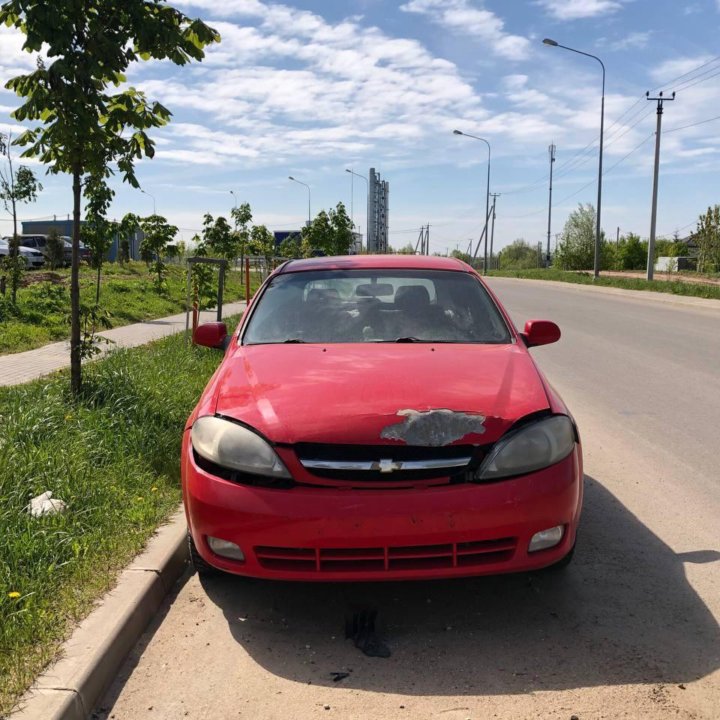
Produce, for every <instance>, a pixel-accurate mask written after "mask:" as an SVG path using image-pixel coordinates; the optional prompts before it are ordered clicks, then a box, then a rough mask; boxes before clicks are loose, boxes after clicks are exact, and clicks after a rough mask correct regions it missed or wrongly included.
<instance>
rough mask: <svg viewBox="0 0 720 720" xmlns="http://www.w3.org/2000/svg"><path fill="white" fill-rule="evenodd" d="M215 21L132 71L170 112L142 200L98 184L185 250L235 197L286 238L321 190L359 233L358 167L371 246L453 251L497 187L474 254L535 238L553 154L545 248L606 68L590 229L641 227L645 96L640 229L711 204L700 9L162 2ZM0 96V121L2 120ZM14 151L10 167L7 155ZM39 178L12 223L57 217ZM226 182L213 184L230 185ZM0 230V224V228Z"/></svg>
mask: <svg viewBox="0 0 720 720" xmlns="http://www.w3.org/2000/svg"><path fill="white" fill-rule="evenodd" d="M174 5H175V6H176V7H178V8H179V9H181V10H182V11H183V12H185V13H186V14H187V15H189V16H191V17H200V18H202V19H203V20H204V21H205V22H207V23H208V24H210V25H212V26H213V27H214V28H215V29H217V30H218V31H219V32H220V34H221V36H222V42H221V43H220V44H219V45H218V46H216V47H213V48H211V49H210V50H209V51H208V52H207V56H206V58H205V60H204V61H203V62H202V63H195V64H193V65H192V66H186V67H184V68H177V67H175V66H174V65H172V64H171V63H169V62H156V61H151V62H147V63H139V64H137V65H135V66H133V67H131V69H130V71H129V72H128V82H129V83H130V84H132V85H133V86H134V87H136V88H138V89H140V90H143V91H144V92H145V93H146V94H147V96H148V98H150V99H152V100H158V101H160V102H161V103H163V104H164V105H165V106H166V107H168V108H169V109H170V110H171V112H172V113H173V118H172V122H171V123H170V124H169V125H168V126H167V127H165V128H162V129H158V130H155V131H153V132H152V136H153V138H154V139H155V141H156V143H157V152H156V155H155V158H154V159H152V160H143V161H141V162H140V163H139V164H138V167H137V174H138V178H139V180H140V182H141V185H142V188H143V190H144V191H145V193H146V194H143V193H141V192H139V191H138V190H135V189H133V188H131V187H129V186H128V185H127V184H123V183H122V182H121V181H120V179H119V178H118V179H116V180H114V181H113V187H114V188H115V190H116V192H117V194H116V197H115V200H114V202H113V205H112V208H111V213H110V215H111V217H114V218H117V219H120V218H121V217H122V215H123V214H124V213H126V212H130V211H132V212H136V213H138V214H143V215H144V214H150V213H151V212H152V211H153V207H155V208H156V210H157V212H158V213H159V214H161V215H164V216H165V217H167V218H168V220H169V221H170V222H171V223H173V224H175V225H177V226H178V227H179V228H180V237H181V238H182V239H184V240H190V239H191V238H192V236H193V235H194V234H195V233H196V232H198V231H199V230H200V229H201V227H202V218H203V215H204V214H205V213H206V212H209V213H211V214H213V215H215V216H217V215H225V216H228V214H229V212H230V210H231V208H232V207H233V205H234V203H235V202H236V201H237V202H249V203H250V205H251V208H252V211H253V216H254V221H255V222H256V223H264V224H266V225H267V226H268V227H269V228H270V229H271V230H291V229H297V228H299V227H300V226H301V225H302V223H303V222H304V221H305V219H306V218H307V207H308V190H307V189H306V188H305V187H303V186H301V185H299V184H297V183H294V182H292V181H290V180H289V179H288V176H290V175H292V176H293V177H295V178H297V179H298V180H300V181H302V182H304V183H306V184H307V185H308V186H309V187H310V201H311V209H312V214H313V215H314V214H315V213H317V212H319V211H320V210H322V209H328V208H330V207H334V206H335V205H336V203H338V202H340V201H342V202H343V203H345V205H346V207H347V210H348V212H349V213H351V214H352V217H353V220H354V222H355V224H356V225H357V226H358V229H359V230H360V231H361V232H362V233H363V234H364V233H365V231H366V227H365V225H366V212H365V208H366V185H365V182H364V180H362V179H360V178H359V177H357V176H352V175H351V174H350V173H347V172H345V171H346V169H352V170H353V171H354V172H355V173H358V174H359V175H362V176H365V177H367V175H368V170H369V168H371V167H373V168H375V169H376V171H377V172H379V173H380V175H381V177H382V179H384V180H387V181H388V182H389V185H390V195H389V204H390V213H389V226H390V236H389V237H390V244H391V245H392V246H393V247H395V248H400V247H403V246H405V245H407V244H408V243H410V244H413V245H414V244H415V243H416V242H417V238H418V234H419V229H420V227H421V226H423V225H426V224H429V225H430V250H431V252H439V253H443V254H444V253H446V252H449V251H451V250H453V249H456V248H459V249H461V250H463V251H464V250H466V249H467V248H468V245H469V243H470V241H471V240H472V241H474V242H476V241H477V239H478V237H479V235H480V232H481V230H482V226H483V222H484V209H485V196H486V178H487V159H488V148H487V145H486V144H485V143H483V142H481V141H478V140H474V139H472V138H468V137H462V136H457V135H454V134H453V130H455V129H458V130H460V131H462V132H464V133H469V134H472V135H476V136H478V137H482V138H484V139H485V140H487V141H488V142H489V144H490V147H491V178H490V191H491V192H493V193H499V197H498V198H497V217H496V224H495V247H496V249H497V248H501V247H503V246H505V245H507V244H509V243H510V242H512V241H513V240H515V239H517V238H524V239H525V240H527V241H528V242H530V243H537V242H543V243H545V242H546V238H547V228H548V174H549V154H548V147H549V145H550V144H551V143H552V144H554V145H555V146H556V162H555V164H554V183H553V207H552V227H551V234H552V241H553V243H554V242H555V236H556V234H559V233H561V232H562V228H563V225H564V223H565V221H566V219H567V216H568V214H569V213H570V212H572V211H573V210H574V209H575V208H577V205H578V203H592V204H593V205H595V204H596V201H597V175H598V139H599V130H600V99H601V89H602V88H601V85H602V70H601V66H600V64H599V63H598V62H597V61H596V60H595V59H593V58H589V57H584V56H583V55H579V54H577V53H574V52H569V51H568V50H565V49H562V48H559V47H548V46H547V45H544V44H543V43H542V40H543V38H546V37H549V38H553V39H554V40H556V41H557V42H558V43H560V44H561V45H566V46H568V47H572V48H574V49H576V50H580V51H583V52H585V53H589V54H591V55H595V56H597V57H599V58H600V59H601V60H602V62H603V63H604V65H605V67H606V95H605V141H604V146H605V149H604V174H603V195H602V227H603V229H604V230H605V233H606V235H607V236H609V237H612V238H614V237H615V234H616V229H617V228H618V227H619V228H620V233H621V235H622V234H625V233H627V232H635V233H638V234H639V235H641V236H643V237H647V236H648V234H649V228H650V213H651V199H652V176H653V160H654V134H655V123H656V112H655V111H656V102H654V101H648V99H647V98H646V97H645V93H646V91H650V94H651V97H654V96H656V95H657V93H658V92H659V91H661V90H662V91H663V92H664V94H665V95H670V94H671V93H672V92H673V91H676V93H677V94H676V97H675V100H674V101H672V102H667V103H666V104H665V112H664V115H663V118H662V120H663V132H662V134H661V141H662V142H661V163H660V185H659V201H658V219H657V232H658V235H659V236H668V237H671V236H672V234H673V233H674V232H676V231H677V232H679V234H680V236H686V235H687V234H688V233H690V232H691V231H692V230H693V229H694V227H695V224H696V221H697V217H698V215H699V214H700V213H702V212H704V211H705V210H706V209H707V207H708V206H709V205H714V204H715V203H718V202H720V172H719V171H720V54H718V53H720V51H719V50H718V43H717V38H718V31H719V30H720V0H504V1H501V0H398V1H397V2H389V1H388V0H352V1H348V0H294V1H292V2H291V1H288V2H284V3H283V2H272V1H270V0H223V2H218V1H217V0H175V1H174ZM21 47H22V36H20V35H19V34H17V33H16V32H15V31H13V30H9V29H6V28H2V29H0V84H1V85H4V83H5V82H6V81H7V80H8V79H9V78H10V77H13V76H14V75H17V74H18V73H23V72H28V71H30V70H31V69H32V68H33V63H34V59H33V57H32V56H31V55H29V54H28V53H25V52H22V50H21ZM18 104H19V99H18V98H16V96H15V95H14V94H13V93H11V92H9V91H7V90H4V89H0V132H8V131H11V132H13V133H14V134H17V133H18V132H19V131H20V130H21V128H20V127H19V126H18V125H17V123H15V122H14V121H13V120H12V118H11V116H10V113H11V112H12V111H13V109H14V108H16V107H17V106H18ZM25 162H27V161H25ZM27 164H32V165H34V166H35V167H36V168H37V170H38V172H39V173H40V174H41V175H42V177H41V181H42V182H43V185H44V190H43V192H42V193H41V195H40V197H39V199H38V201H37V202H36V203H34V204H32V205H26V206H23V207H22V208H21V211H20V217H21V218H25V219H35V218H37V219H45V218H50V217H52V216H54V215H56V216H58V217H66V216H67V215H68V213H70V212H71V208H72V194H71V187H70V182H69V179H68V178H67V177H63V176H46V175H45V174H44V172H45V169H44V168H43V167H42V166H39V165H38V164H37V163H35V162H34V161H30V162H27ZM231 191H232V192H231ZM10 229H11V223H10V222H9V220H8V216H7V214H0V233H7V232H9V231H10Z"/></svg>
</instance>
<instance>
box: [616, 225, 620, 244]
mask: <svg viewBox="0 0 720 720" xmlns="http://www.w3.org/2000/svg"><path fill="white" fill-rule="evenodd" d="M615 247H620V226H619V225H618V229H617V232H616V233H615Z"/></svg>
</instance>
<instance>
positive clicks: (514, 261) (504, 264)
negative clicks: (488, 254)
mask: <svg viewBox="0 0 720 720" xmlns="http://www.w3.org/2000/svg"><path fill="white" fill-rule="evenodd" d="M498 262H499V266H500V268H501V269H502V270H527V269H529V268H536V267H537V266H538V252H537V248H536V247H532V246H531V245H530V244H529V243H527V242H526V241H525V240H524V239H523V238H518V239H517V240H514V241H513V242H512V243H510V245H508V246H507V247H504V248H503V249H502V250H501V251H500V253H499V254H498Z"/></svg>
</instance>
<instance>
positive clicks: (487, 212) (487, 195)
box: [453, 130, 490, 275]
mask: <svg viewBox="0 0 720 720" xmlns="http://www.w3.org/2000/svg"><path fill="white" fill-rule="evenodd" d="M453 135H463V136H464V137H469V138H472V139H473V140H480V141H482V142H484V143H485V144H486V145H487V149H488V169H487V187H486V188H485V260H484V261H483V275H487V262H488V257H487V244H488V221H489V219H490V143H489V142H488V141H487V140H486V139H485V138H481V137H477V135H470V134H469V133H464V132H462V131H461V130H453Z"/></svg>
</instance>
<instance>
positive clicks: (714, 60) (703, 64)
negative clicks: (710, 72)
mask: <svg viewBox="0 0 720 720" xmlns="http://www.w3.org/2000/svg"><path fill="white" fill-rule="evenodd" d="M718 60H720V55H716V56H715V57H714V58H710V60H707V61H706V62H704V63H702V64H701V65H698V66H697V67H694V68H692V69H691V70H688V71H687V72H685V73H683V74H682V75H678V76H677V77H676V78H673V79H672V80H668V81H667V82H665V83H662V84H661V85H656V86H655V87H654V88H652V89H651V91H650V92H655V90H660V89H662V88H664V87H667V86H668V85H670V84H671V83H674V82H677V81H678V80H682V79H683V78H684V77H686V76H688V75H692V74H693V73H694V72H697V71H698V70H702V69H703V68H704V67H707V66H708V65H712V63H714V62H717V61H718Z"/></svg>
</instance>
